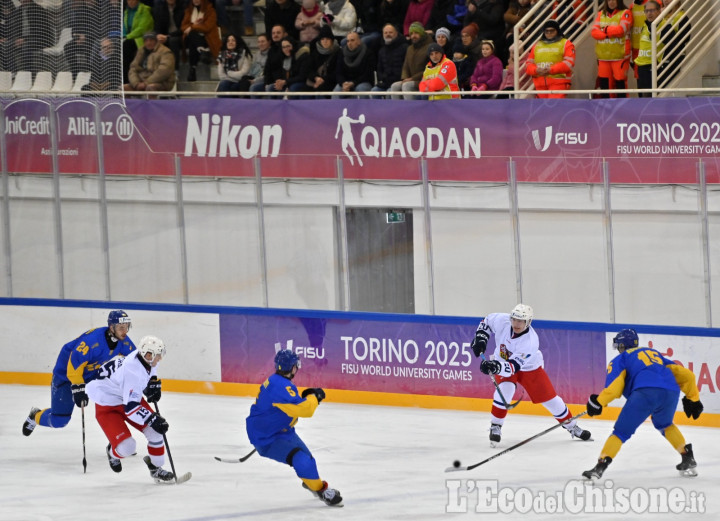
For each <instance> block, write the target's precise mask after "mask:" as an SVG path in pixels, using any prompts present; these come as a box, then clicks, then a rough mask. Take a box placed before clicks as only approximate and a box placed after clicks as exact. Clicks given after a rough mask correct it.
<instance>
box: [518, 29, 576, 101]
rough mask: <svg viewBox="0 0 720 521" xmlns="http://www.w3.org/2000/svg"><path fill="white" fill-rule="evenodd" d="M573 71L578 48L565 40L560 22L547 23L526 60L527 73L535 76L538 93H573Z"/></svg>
mask: <svg viewBox="0 0 720 521" xmlns="http://www.w3.org/2000/svg"><path fill="white" fill-rule="evenodd" d="M574 68H575V45H573V43H572V42H571V41H570V40H568V39H567V38H565V36H564V35H563V33H562V31H561V29H560V24H559V23H558V22H557V21H555V20H548V21H547V22H545V24H544V25H543V35H542V37H541V38H540V40H538V42H537V43H536V44H535V45H534V46H533V48H532V49H530V54H528V59H527V73H528V74H529V75H530V76H532V79H533V83H534V84H535V90H536V91H537V92H542V91H546V90H570V83H571V81H572V74H573V70H574ZM537 97H538V98H564V97H565V93H555V94H538V95H537Z"/></svg>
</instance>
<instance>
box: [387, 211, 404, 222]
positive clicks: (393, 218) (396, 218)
mask: <svg viewBox="0 0 720 521" xmlns="http://www.w3.org/2000/svg"><path fill="white" fill-rule="evenodd" d="M385 221H386V222H387V223H388V224H390V223H404V222H405V212H387V213H386V214H385Z"/></svg>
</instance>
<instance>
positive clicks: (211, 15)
mask: <svg viewBox="0 0 720 521" xmlns="http://www.w3.org/2000/svg"><path fill="white" fill-rule="evenodd" d="M180 29H181V30H182V32H183V46H184V47H185V50H186V51H187V52H188V61H189V63H190V71H189V72H188V78H187V81H195V80H197V72H196V68H197V64H198V63H199V62H200V60H201V59H202V60H203V61H204V62H205V63H212V62H214V61H215V60H217V56H218V53H219V52H220V47H222V41H221V40H220V30H219V28H218V24H217V14H216V13H215V9H214V8H213V6H212V5H210V2H208V0H190V3H189V4H188V6H187V7H186V8H185V15H184V16H183V20H182V24H181V26H180Z"/></svg>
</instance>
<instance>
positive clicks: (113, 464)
mask: <svg viewBox="0 0 720 521" xmlns="http://www.w3.org/2000/svg"><path fill="white" fill-rule="evenodd" d="M105 452H107V457H108V463H109V464H110V468H111V469H112V470H113V472H122V462H121V461H120V458H116V457H115V456H113V455H112V445H110V444H109V443H108V446H107V449H105Z"/></svg>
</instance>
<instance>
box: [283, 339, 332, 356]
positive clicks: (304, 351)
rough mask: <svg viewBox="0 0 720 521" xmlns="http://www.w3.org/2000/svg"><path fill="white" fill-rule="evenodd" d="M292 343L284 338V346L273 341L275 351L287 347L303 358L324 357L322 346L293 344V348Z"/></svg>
mask: <svg viewBox="0 0 720 521" xmlns="http://www.w3.org/2000/svg"><path fill="white" fill-rule="evenodd" d="M293 343H294V342H293V340H286V341H285V347H283V345H282V342H275V352H276V353H277V352H278V351H280V350H281V349H288V350H290V351H294V352H295V354H296V355H298V356H301V357H303V358H325V348H324V347H312V346H295V347H294V348H293Z"/></svg>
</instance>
